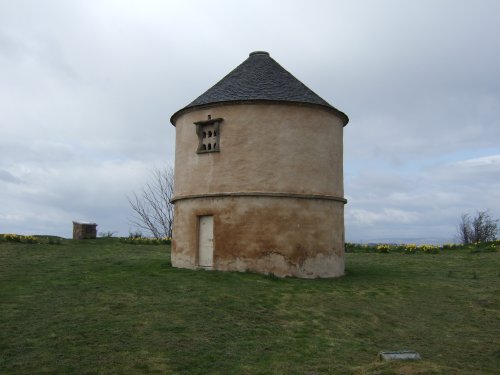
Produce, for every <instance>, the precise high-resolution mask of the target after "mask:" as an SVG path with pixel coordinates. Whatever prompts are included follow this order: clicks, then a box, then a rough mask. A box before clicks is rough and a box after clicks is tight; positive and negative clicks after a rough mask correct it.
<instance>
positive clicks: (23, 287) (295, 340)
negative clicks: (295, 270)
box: [0, 239, 500, 375]
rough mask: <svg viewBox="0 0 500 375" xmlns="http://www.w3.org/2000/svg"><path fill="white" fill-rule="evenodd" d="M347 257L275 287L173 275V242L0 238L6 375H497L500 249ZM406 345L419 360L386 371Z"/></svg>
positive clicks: (258, 281)
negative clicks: (340, 267) (329, 272)
mask: <svg viewBox="0 0 500 375" xmlns="http://www.w3.org/2000/svg"><path fill="white" fill-rule="evenodd" d="M44 242H46V241H44ZM55 242H57V241H55ZM346 257H347V275H346V276H345V277H343V278H340V279H332V280H319V279H318V280H300V279H291V278H287V279H277V278H275V277H271V276H262V275H256V274H250V273H220V272H207V271H189V270H182V269H175V268H172V267H171V265H170V261H169V247H168V246H165V245H157V246H153V245H149V246H147V245H134V244H125V243H122V242H120V241H119V240H117V239H97V240H86V241H71V240H62V241H61V242H60V243H53V244H48V243H44V244H29V243H15V242H7V241H0V374H2V375H3V374H307V375H314V374H495V373H498V369H499V368H500V340H499V332H500V314H499V307H500V296H499V281H500V267H499V266H500V256H499V253H498V252H477V253H471V252H470V251H468V250H463V249H462V250H447V251H444V252H440V253H439V254H425V253H416V254H404V253H388V254H384V253H348V254H346ZM400 349H413V350H416V351H418V352H419V353H420V354H421V356H422V360H421V361H418V362H393V363H384V362H379V361H377V353H378V352H379V351H381V350H400Z"/></svg>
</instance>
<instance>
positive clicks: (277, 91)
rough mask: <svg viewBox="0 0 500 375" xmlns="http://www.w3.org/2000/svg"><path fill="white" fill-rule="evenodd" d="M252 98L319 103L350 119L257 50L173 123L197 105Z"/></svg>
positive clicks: (175, 115) (244, 100)
mask: <svg viewBox="0 0 500 375" xmlns="http://www.w3.org/2000/svg"><path fill="white" fill-rule="evenodd" d="M248 101H278V102H292V103H302V104H310V105H319V106H322V107H325V108H327V109H330V110H333V111H335V112H337V113H339V114H340V115H341V116H342V117H343V120H344V125H345V124H347V122H348V121H349V119H348V118H347V116H346V115H345V114H344V113H342V112H340V111H338V110H337V109H336V108H334V107H333V106H331V105H330V104H328V103H327V102H326V101H325V100H323V99H322V98H320V97H319V96H318V95H317V94H315V93H314V92H313V91H312V90H311V89H309V88H308V87H307V86H306V85H304V84H303V83H302V82H300V81H299V80H298V79H297V78H295V77H294V76H293V75H292V74H291V73H289V72H288V71H287V70H286V69H284V68H283V67H282V66H281V65H280V64H278V63H277V62H276V61H275V60H274V59H273V58H271V57H270V55H269V53H267V52H262V51H257V52H252V53H251V54H250V56H249V57H248V58H247V59H246V60H245V61H243V63H241V64H240V65H239V66H237V67H236V68H235V69H234V70H233V71H231V72H230V73H229V74H227V75H226V76H225V77H224V78H222V79H221V80H220V81H219V82H218V83H216V84H215V85H214V86H212V87H211V88H210V89H208V90H207V91H206V92H204V93H203V94H202V95H200V96H199V97H198V98H196V99H195V100H194V101H192V102H191V103H190V104H188V105H187V106H186V107H184V108H182V109H180V110H179V111H177V112H176V113H174V114H173V115H172V118H171V122H172V124H174V122H175V119H176V118H177V116H178V115H180V114H181V113H183V112H185V111H187V110H189V109H194V108H196V107H203V106H207V105H213V104H218V103H227V102H248Z"/></svg>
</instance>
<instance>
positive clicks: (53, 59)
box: [0, 0, 500, 243]
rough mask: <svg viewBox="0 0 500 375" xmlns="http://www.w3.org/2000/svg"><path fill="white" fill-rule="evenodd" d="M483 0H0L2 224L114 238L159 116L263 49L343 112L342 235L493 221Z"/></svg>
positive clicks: (170, 145)
mask: <svg viewBox="0 0 500 375" xmlns="http://www.w3.org/2000/svg"><path fill="white" fill-rule="evenodd" d="M499 35H500V2H499V1H496V0H492V1H489V0H478V1H468V0H449V1H448V0H419V1H414V0H406V1H405V0H398V1H388V0H377V1H361V0H351V1H348V0H345V1H319V0H309V1H292V0H288V1H281V0H273V1H261V0H253V1H251V2H250V1H219V0H211V1H189V0H184V1H153V0H149V1H148V0H142V1H139V0H137V1H126V0H116V1H112V0H94V1H93V0H72V1H67V0H45V1H37V0H31V1H29V0H16V1H11V0H0V233H17V234H51V235H59V236H63V237H71V233H72V221H91V222H96V223H97V224H98V232H102V233H106V232H115V234H116V235H119V236H127V235H128V234H129V233H130V232H131V231H134V230H135V227H134V226H133V225H132V224H131V223H130V220H131V217H132V211H131V209H130V206H129V204H128V202H127V196H131V195H132V194H133V193H134V192H138V191H140V189H141V188H142V187H143V186H144V185H145V183H146V182H148V181H149V179H150V177H151V174H152V171H154V170H155V169H156V168H165V167H168V166H172V165H173V161H174V148H175V128H174V127H173V126H172V125H171V124H170V121H169V119H170V116H171V115H172V114H173V113H174V112H175V111H177V110H178V109H180V108H182V107H184V106H185V105H187V104H188V103H190V102H191V101H192V100H194V99H195V98H197V97H198V96H199V95H201V94H202V93H203V92H204V91H206V90H207V89H208V88H210V87H211V86H212V85H214V84H215V83H216V82H218V81H219V80H220V79H221V78H222V77H223V76H225V75H226V74H227V73H229V72H230V71H231V70H232V69H234V68H235V67H236V66H237V65H239V64H240V63H241V62H243V61H244V60H245V59H246V58H247V57H248V54H249V53H250V52H252V51H256V50H264V51H268V52H269V53H270V54H271V57H273V58H274V59H275V60H276V61H277V62H279V63H280V64H281V65H282V66H283V67H284V68H285V69H287V70H288V71H289V72H291V73H292V74H293V75H294V76H295V77H297V78H298V79H299V80H301V81H302V82H303V83H304V84H306V85H307V86H308V87H309V88H310V89H312V90H313V91H314V92H316V93H317V94H318V95H319V96H321V97H322V98H323V99H325V100H326V101H327V102H329V103H330V104H332V105H333V106H335V107H336V108H338V109H340V110H341V111H343V112H345V113H346V114H347V115H348V116H349V118H350V122H349V124H348V125H347V126H346V127H345V128H344V187H345V196H346V198H347V199H348V204H347V205H346V206H345V227H346V240H347V241H350V242H361V243H369V242H418V243H424V242H427V243H440V242H451V241H453V240H454V239H455V236H456V232H457V230H456V228H457V224H458V222H459V220H460V216H461V214H463V213H470V214H472V215H474V214H475V213H476V212H477V211H483V210H489V213H490V215H491V216H492V217H494V218H500V70H499V67H500V48H499V47H498V45H499V44H498V36H499Z"/></svg>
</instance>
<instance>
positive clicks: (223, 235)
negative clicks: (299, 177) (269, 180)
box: [172, 197, 344, 278]
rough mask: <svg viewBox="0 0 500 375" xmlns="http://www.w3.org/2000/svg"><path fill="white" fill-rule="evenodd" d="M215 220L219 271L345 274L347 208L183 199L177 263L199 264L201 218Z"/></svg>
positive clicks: (270, 200)
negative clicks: (344, 233) (199, 223)
mask: <svg viewBox="0 0 500 375" xmlns="http://www.w3.org/2000/svg"><path fill="white" fill-rule="evenodd" d="M203 215H213V217H214V267H213V268H214V269H218V270H232V271H246V270H249V271H254V272H261V273H274V274H275V275H277V276H297V277H305V278H312V277H335V276H341V275H343V273H344V241H343V229H344V223H343V220H344V205H343V203H342V202H337V201H325V200H318V199H297V198H276V197H224V198H201V199H186V200H181V201H178V202H177V203H176V205H175V224H174V237H173V241H174V243H173V246H174V251H173V252H172V265H173V266H174V267H182V268H196V267H197V265H198V259H197V257H198V216H203Z"/></svg>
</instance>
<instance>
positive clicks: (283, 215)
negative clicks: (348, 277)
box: [171, 52, 349, 278]
mask: <svg viewBox="0 0 500 375" xmlns="http://www.w3.org/2000/svg"><path fill="white" fill-rule="evenodd" d="M348 121H349V120H348V117H347V116H346V115H345V114H344V113H342V112H341V111H339V110H337V109H336V108H334V107H333V106H331V105H330V104H328V103H327V102H326V101H324V100H323V99H321V98H320V97H319V96H318V95H316V94H315V93H314V92H312V91H311V90H310V89H309V88H307V87H306V86H305V85H304V84H302V83H301V82H300V81H299V80H297V79H296V78H295V77H294V76H293V75H291V74H290V73H289V72H288V71H286V70H285V69H284V68H283V67H282V66H281V65H279V64H278V63H277V62H276V61H275V60H273V59H272V58H271V57H270V56H269V54H268V53H267V52H253V53H251V54H250V56H249V58H248V59H246V60H245V61H244V62H243V63H242V64H241V65H239V66H238V67H236V68H235V69H234V70H233V71H232V72H230V73H229V74H228V75H227V76H226V77H224V78H223V79H222V80H221V81H219V82H218V83H217V84H216V85H215V86H213V87H212V88H210V89H209V90H208V91H206V92H205V93H204V94H202V95H201V96H200V97H198V98H197V99H196V100H194V101H193V102H192V103H191V104H189V105H187V106H186V107H184V108H182V109H180V110H179V111H177V112H176V113H174V114H173V115H172V118H171V122H172V124H173V125H174V126H175V127H176V143H175V147H176V150H175V181H174V186H175V188H174V198H173V199H172V202H173V203H174V204H175V211H174V230H173V247H172V265H173V266H174V267H182V268H193V269H194V268H205V269H214V270H222V271H252V272H259V273H265V274H268V273H273V274H275V275H277V276H281V277H283V276H296V277H303V278H314V277H336V276H341V275H343V274H344V204H345V203H346V200H345V199H344V189H343V161H342V154H343V151H342V144H343V140H342V138H343V127H344V126H345V125H346V124H347V122H348Z"/></svg>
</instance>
